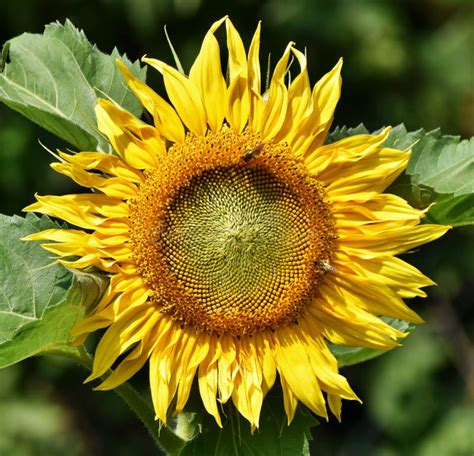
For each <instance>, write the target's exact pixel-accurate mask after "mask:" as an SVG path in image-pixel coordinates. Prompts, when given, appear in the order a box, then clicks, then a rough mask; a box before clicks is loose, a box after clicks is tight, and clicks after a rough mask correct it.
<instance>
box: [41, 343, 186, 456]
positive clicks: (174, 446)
mask: <svg viewBox="0 0 474 456" xmlns="http://www.w3.org/2000/svg"><path fill="white" fill-rule="evenodd" d="M41 354H42V355H54V356H62V357H66V358H70V359H74V360H75V361H77V362H78V363H79V364H81V365H82V366H84V367H85V368H86V369H88V370H89V371H92V357H91V356H90V355H89V353H88V352H87V350H86V349H85V348H84V346H82V345H81V346H80V347H77V348H72V347H61V348H57V349H52V350H48V351H45V352H42V353H41ZM114 391H115V392H116V393H117V394H118V395H119V396H120V397H121V398H122V400H123V401H124V402H125V403H126V404H127V405H128V406H129V407H130V408H131V409H132V411H133V412H134V413H135V415H136V416H137V417H138V418H139V419H140V421H141V422H142V423H143V424H144V425H145V427H146V428H147V430H148V432H149V434H150V435H151V437H152V438H153V441H154V442H155V444H156V445H157V446H158V448H160V449H161V450H163V451H164V452H165V453H166V454H167V455H169V456H178V455H179V454H181V451H182V450H183V448H184V447H185V446H186V443H187V442H186V441H185V440H183V439H181V438H180V437H178V436H177V435H176V434H175V433H174V432H173V431H172V430H171V429H170V428H169V427H166V426H160V424H159V423H158V422H157V421H155V414H154V411H153V408H152V407H151V406H150V404H149V403H148V402H147V401H146V400H145V399H144V398H143V397H142V396H141V394H140V393H138V391H136V390H135V389H134V388H133V387H132V386H130V385H129V384H128V383H122V384H121V385H120V386H117V388H115V389H114Z"/></svg>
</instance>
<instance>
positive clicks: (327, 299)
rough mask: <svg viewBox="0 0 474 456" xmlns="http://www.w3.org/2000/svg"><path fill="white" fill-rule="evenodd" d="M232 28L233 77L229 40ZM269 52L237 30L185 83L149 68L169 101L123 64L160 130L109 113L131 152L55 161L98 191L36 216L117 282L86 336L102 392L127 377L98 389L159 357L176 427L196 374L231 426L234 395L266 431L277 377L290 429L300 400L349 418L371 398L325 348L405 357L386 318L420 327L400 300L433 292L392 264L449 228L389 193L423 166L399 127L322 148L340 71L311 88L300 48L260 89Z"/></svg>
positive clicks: (47, 201)
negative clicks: (399, 136) (293, 70)
mask: <svg viewBox="0 0 474 456" xmlns="http://www.w3.org/2000/svg"><path fill="white" fill-rule="evenodd" d="M223 24H224V25H225V31H226V38H227V51H228V60H227V68H228V76H227V78H225V77H224V75H223V72H222V67H221V53H220V48H219V44H218V41H217V39H216V37H215V32H216V31H217V29H218V28H219V27H220V26H222V25H223ZM259 44H260V24H259V25H258V27H257V29H256V32H255V34H254V36H253V39H252V41H251V44H250V47H249V50H248V53H246V51H245V48H244V45H243V43H242V39H241V37H240V36H239V34H238V32H237V31H236V29H235V28H234V26H233V25H232V22H231V21H230V20H229V19H228V18H227V17H226V18H223V19H221V20H219V21H217V22H215V23H214V24H213V25H212V26H211V28H210V30H209V31H208V32H207V34H206V36H205V37H204V40H203V43H202V47H201V50H200V52H199V54H198V56H197V58H196V60H195V62H194V64H193V65H192V67H191V70H190V72H189V75H188V76H186V75H185V74H183V73H182V72H180V71H178V70H177V69H175V68H174V67H172V66H169V65H167V64H166V63H164V62H162V61H160V60H155V59H152V58H146V57H144V58H143V61H144V62H146V63H147V64H149V65H151V66H152V67H153V68H155V69H156V70H158V71H159V73H161V75H162V77H163V80H164V86H165V89H166V95H167V98H166V99H165V98H162V97H161V96H160V95H158V94H157V93H156V92H154V91H153V90H152V89H151V88H149V87H148V86H147V85H146V84H145V83H143V82H142V81H141V80H139V79H137V78H136V77H134V76H133V75H132V74H131V73H130V72H129V70H128V69H127V68H126V67H125V66H124V65H123V64H122V63H120V62H117V64H118V65H119V66H120V69H121V70H122V73H123V75H124V78H125V79H126V81H127V83H128V85H129V87H130V89H131V90H132V91H133V92H134V94H135V95H136V97H137V98H138V99H139V100H140V102H141V103H142V105H143V106H144V108H145V109H146V110H147V111H148V113H149V114H150V115H151V116H152V118H153V124H152V125H150V124H147V123H145V122H143V121H142V120H140V119H138V118H136V117H135V116H133V115H132V114H131V113H129V112H127V111H125V110H124V109H122V108H121V107H120V106H118V105H117V104H115V103H114V102H112V101H108V100H100V101H99V103H98V105H97V107H96V114H97V123H98V129H99V130H100V131H101V133H103V135H105V137H106V138H107V139H108V140H109V142H110V144H111V145H112V146H113V148H114V150H115V152H116V155H110V154H106V153H103V152H93V151H91V152H80V153H75V154H74V153H73V154H71V153H69V154H67V153H63V152H60V153H59V155H60V161H59V162H58V163H54V164H53V165H52V167H53V169H54V170H55V171H57V172H59V173H62V174H64V175H66V176H68V177H70V178H71V179H73V180H74V181H76V182H77V183H78V184H80V185H81V186H84V187H87V188H89V189H92V190H93V192H91V193H82V194H74V195H65V196H37V197H36V198H37V202H36V203H34V204H32V205H30V206H28V207H27V208H26V209H25V210H27V211H35V212H39V213H43V214H48V215H50V216H53V217H56V218H59V219H62V220H64V221H66V222H67V223H69V224H70V225H74V226H76V227H78V229H65V228H64V229H63V228H59V229H49V230H46V231H42V232H40V233H36V234H33V235H31V236H30V237H29V239H31V240H41V241H45V240H46V241H50V242H48V243H45V244H43V247H44V248H45V249H47V250H48V251H50V252H52V253H54V254H56V255H58V256H59V257H60V259H59V261H61V263H62V264H64V265H66V266H68V267H71V268H77V269H84V268H97V269H100V270H102V271H104V272H105V273H107V274H108V276H109V277H110V283H109V287H108V289H107V291H106V293H105V294H104V295H103V296H102V298H101V300H100V302H99V303H98V305H97V306H96V307H95V308H94V309H92V310H91V311H90V312H89V314H88V315H87V316H86V317H85V318H84V319H83V320H82V321H81V322H80V323H79V324H77V326H76V327H75V328H74V329H73V335H74V336H75V337H76V338H77V340H78V341H82V340H84V339H85V338H86V336H87V335H88V334H90V333H92V332H94V331H96V330H98V329H101V328H107V329H106V331H105V333H104V334H103V336H102V338H101V340H100V342H99V344H98V346H97V348H96V352H95V356H94V365H93V371H92V374H91V376H90V377H89V378H88V380H94V379H97V378H99V377H101V376H103V375H104V374H105V373H106V372H107V371H108V370H109V368H111V367H113V368H114V369H113V373H112V374H111V375H109V376H108V377H107V378H106V380H105V381H104V382H103V383H102V384H101V385H100V386H99V387H98V389H101V390H107V389H111V388H114V387H116V386H117V385H119V384H121V383H123V382H125V381H126V380H128V379H129V378H131V377H132V376H133V375H134V374H135V373H136V372H137V371H139V370H140V369H141V368H142V367H143V366H144V365H145V364H146V363H147V362H148V365H149V375H150V388H151V396H152V400H153V405H154V409H155V411H156V418H157V419H159V420H161V421H162V422H163V423H166V421H167V415H168V414H169V413H172V412H174V413H178V412H180V411H181V410H182V409H183V408H184V406H185V404H186V402H187V400H188V398H189V395H190V392H191V387H192V384H193V382H194V379H195V378H196V377H197V384H198V388H199V392H200V396H201V398H202V402H203V404H204V407H205V409H206V410H207V412H209V413H210V414H211V415H213V416H214V418H215V420H216V421H217V423H218V424H219V425H222V423H221V417H220V413H219V408H220V407H219V404H223V403H226V402H227V401H229V400H230V399H232V402H233V404H234V405H235V407H236V408H237V410H238V411H239V412H240V413H241V414H242V415H243V416H244V417H245V418H246V419H247V420H248V421H249V422H250V423H251V424H252V425H253V426H258V422H259V415H260V411H261V408H262V401H263V400H264V397H265V395H266V393H267V392H268V391H269V389H270V388H272V386H273V385H274V383H275V381H276V379H277V374H278V379H279V382H280V383H281V386H282V391H283V402H284V408H285V411H286V415H287V417H288V422H291V420H292V418H293V417H294V414H295V410H296V407H297V404H298V401H300V402H302V403H303V404H304V405H305V406H307V407H308V408H309V409H311V410H312V411H313V412H314V413H315V414H317V415H319V416H321V417H324V418H326V419H327V417H328V413H327V405H328V406H329V409H330V410H331V412H332V413H333V414H334V415H335V416H336V417H337V418H338V419H340V414H341V400H342V399H349V400H359V399H358V398H357V396H356V394H355V393H354V392H353V391H352V389H351V388H350V386H349V384H348V382H347V380H346V379H345V378H344V377H343V376H342V375H340V373H339V372H338V363H337V360H336V359H335V357H334V356H333V355H332V353H331V351H330V350H329V348H328V345H327V342H328V341H330V342H332V343H333V344H339V345H347V346H357V347H370V348H376V349H390V348H393V347H395V346H397V345H398V342H397V340H399V339H400V338H402V337H404V336H405V334H404V333H402V332H400V331H398V330H397V329H395V328H393V327H391V326H390V325H388V324H387V323H385V322H384V321H383V320H381V319H380V317H381V316H388V317H394V318H398V319H403V320H406V321H408V322H413V323H420V322H421V321H422V320H421V319H420V317H419V316H418V315H417V314H416V313H415V312H413V311H412V310H410V309H409V308H408V307H407V306H406V305H405V304H404V302H403V298H411V297H414V296H425V293H424V292H423V291H422V290H421V287H424V286H427V285H432V284H433V282H432V281H431V280H430V279H428V278H427V277H426V276H424V275H423V274H422V273H421V272H420V271H418V270H417V269H415V268H414V267H413V266H410V265H409V264H407V263H406V262H404V261H402V260H401V259H399V258H397V257H396V256H395V255H398V254H400V253H403V252H405V251H407V250H410V249H412V248H414V247H416V246H418V245H420V244H423V243H426V242H429V241H432V240H434V239H436V238H438V237H440V236H441V235H443V234H444V233H445V232H446V231H447V229H448V228H447V227H443V226H437V225H429V224H423V225H420V219H421V218H422V217H423V212H422V211H419V210H417V209H414V208H412V207H411V206H410V205H409V204H408V203H407V202H406V201H405V200H403V199H401V198H399V197H398V196H395V195H392V194H387V193H382V192H383V191H384V190H385V189H386V188H387V187H388V186H389V185H390V184H391V183H392V182H393V181H394V179H395V178H396V177H397V176H398V175H400V173H401V172H402V171H403V170H404V169H405V167H406V165H407V162H408V159H409V155H410V154H409V152H408V151H400V150H394V149H390V148H386V147H384V146H383V144H384V141H385V140H386V139H387V136H388V134H389V129H388V128H387V129H385V130H383V131H382V132H381V133H380V134H376V135H357V136H352V137H349V138H346V139H343V140H341V141H338V142H334V143H331V144H325V139H326V137H327V134H328V130H329V127H330V125H331V122H332V119H333V114H334V109H335V106H336V103H337V101H338V99H339V96H340V89H341V77H340V70H341V65H342V62H341V61H339V62H338V63H337V65H336V66H335V67H334V68H333V69H332V70H331V71H330V72H329V73H327V74H326V75H325V76H324V77H323V78H322V79H321V80H320V81H319V82H318V83H317V84H316V85H315V86H314V88H313V89H311V86H310V82H309V77H308V72H307V61H306V56H305V54H304V53H302V52H301V51H299V50H297V49H296V48H295V47H294V43H289V44H288V46H287V47H286V49H285V51H284V53H283V55H282V57H281V58H280V60H279V61H278V62H277V64H276V67H275V69H274V72H273V75H272V77H271V80H270V82H269V87H268V89H267V90H266V91H265V92H264V93H262V91H261V73H260V64H259ZM292 61H294V62H295V63H296V65H297V67H298V68H297V75H296V77H294V78H293V79H292V80H291V81H287V75H288V74H289V73H288V72H289V66H290V65H291V62H292ZM171 404H172V406H171Z"/></svg>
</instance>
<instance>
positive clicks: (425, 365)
mask: <svg viewBox="0 0 474 456" xmlns="http://www.w3.org/2000/svg"><path fill="white" fill-rule="evenodd" d="M223 3H224V2H220V1H218V0H208V1H206V0H96V1H94V0H67V1H65V0H64V1H59V0H17V1H16V2H3V3H2V19H3V20H2V27H1V28H0V42H2V43H3V42H5V41H6V40H8V39H9V38H12V37H14V36H16V35H18V34H20V33H23V32H33V33H41V32H42V31H43V27H44V25H45V24H47V23H49V22H51V21H55V20H59V21H61V22H63V21H64V20H65V18H70V19H71V20H72V22H73V23H74V24H75V25H76V26H77V27H80V28H83V29H84V31H85V33H86V35H87V37H88V38H89V40H90V41H91V42H93V43H96V44H97V45H98V47H99V48H100V49H101V50H102V51H104V52H110V51H111V50H112V48H113V47H114V46H117V47H118V48H119V50H120V51H122V52H126V53H127V54H128V55H129V57H130V58H131V59H133V60H135V59H137V58H139V57H141V56H142V55H143V54H145V53H146V54H148V55H150V56H154V57H159V58H162V59H164V60H167V61H169V62H172V56H171V53H170V51H169V48H168V46H167V44H166V40H165V36H164V33H163V26H164V25H165V24H166V25H167V29H168V32H169V34H170V36H171V38H172V41H173V44H174V46H175V48H176V50H177V51H178V53H179V55H180V57H181V60H182V62H183V64H184V66H185V69H186V68H189V65H190V63H191V62H192V59H193V58H194V56H195V55H196V54H197V52H198V49H199V46H200V43H201V39H202V37H203V36H204V33H205V32H206V31H207V28H208V27H209V25H210V23H211V22H212V21H214V20H215V19H217V18H219V17H221V16H223V15H224V14H229V15H230V16H231V18H232V20H233V22H234V24H235V25H236V27H237V29H238V30H239V31H240V32H241V34H242V35H243V37H244V42H246V43H247V44H248V43H249V41H250V37H251V35H252V33H253V31H254V29H255V26H256V24H257V21H258V20H259V19H262V20H263V40H262V51H261V56H262V60H263V59H264V58H265V56H266V55H267V54H268V52H270V51H271V52H272V55H273V61H275V60H276V59H277V58H278V55H279V53H281V51H282V50H283V49H284V47H285V45H286V44H287V42H288V41H290V40H293V41H296V43H297V45H298V47H299V48H300V49H302V48H304V47H307V50H308V56H309V70H310V76H311V79H312V81H313V82H314V81H316V80H317V79H318V78H319V77H320V76H321V75H322V74H324V73H325V72H326V71H328V70H329V69H330V68H332V66H333V65H334V64H335V63H336V62H337V59H338V58H339V57H340V56H343V57H344V69H343V81H344V82H343V92H342V98H341V101H340V103H339V107H338V110H337V112H336V118H335V122H334V125H344V124H345V125H348V126H355V125H357V124H359V123H360V122H364V123H365V124H366V126H367V127H368V128H369V130H374V129H377V128H379V127H381V126H383V125H387V124H392V125H396V124H398V123H400V122H405V124H406V126H407V129H408V130H414V129H418V128H420V127H424V128H425V129H427V130H430V129H432V128H436V127H441V129H442V131H443V133H445V134H454V135H461V136H462V137H470V136H472V135H474V62H473V59H474V57H473V56H474V27H473V26H472V24H473V23H474V10H473V8H472V2H471V0H418V1H416V0H413V1H409V0H404V1H395V0H379V1H377V2H376V1H371V0H360V1H358V2H355V1H350V0H332V1H329V0H328V1H322V0H319V1H317V0H298V1H296V0H295V1H292V2H287V1H285V0H263V1H257V0H234V1H233V2H231V4H230V5H225V6H224V5H223ZM148 80H149V81H150V83H151V84H152V85H155V86H158V87H159V85H160V83H159V78H157V77H154V75H153V72H152V71H150V72H149V79H148ZM38 139H39V140H41V142H42V143H44V144H46V145H47V146H48V147H49V148H55V147H61V146H62V144H61V143H60V142H58V140H57V138H55V137H53V136H51V135H49V134H48V133H47V132H45V131H43V130H40V129H39V128H38V127H36V126H34V125H33V124H31V123H30V122H28V121H27V120H26V119H24V118H22V117H21V116H20V115H19V114H17V113H14V112H13V111H10V110H9V109H8V108H6V107H5V106H3V105H0V194H1V199H0V211H1V212H2V213H6V214H14V213H20V211H21V208H22V207H24V206H25V205H27V204H29V203H30V202H31V201H32V200H33V196H32V195H33V194H34V192H39V193H41V194H61V193H66V192H71V191H75V190H76V189H74V187H73V186H72V184H71V183H70V182H69V181H68V180H67V179H65V178H63V177H62V176H60V175H58V174H56V173H54V172H52V171H51V170H50V169H49V167H48V164H49V162H50V159H51V157H50V156H49V155H48V154H47V153H46V152H45V151H44V150H43V149H42V148H41V146H40V145H39V144H38ZM473 258H474V229H473V228H472V227H465V228H462V229H457V230H456V231H451V232H450V233H448V235H446V236H445V238H443V239H442V240H440V241H438V242H436V243H435V244H434V245H431V246H426V247H424V248H423V249H422V251H421V252H420V253H414V254H411V255H410V259H409V260H410V262H412V263H415V264H416V265H418V266H419V267H421V268H422V269H423V271H424V272H426V273H427V274H428V275H429V276H430V277H432V278H433V279H434V280H435V281H437V282H438V283H439V284H440V286H439V287H438V288H432V289H431V290H429V295H430V297H429V298H428V299H426V300H424V301H419V302H416V301H415V302H412V305H413V306H414V307H415V308H416V309H417V310H419V312H420V313H421V315H422V316H423V317H424V318H425V319H426V320H427V321H428V323H427V324H426V325H424V326H423V327H421V328H418V329H416V330H415V331H414V333H413V334H412V335H411V336H410V337H409V338H408V340H407V341H406V342H405V343H404V346H403V347H402V348H399V349H397V350H395V351H393V352H391V353H389V354H387V355H386V356H383V357H381V358H379V359H376V360H373V361H370V362H367V363H365V364H362V365H360V366H356V367H351V368H347V369H345V370H344V374H345V375H347V376H348V377H349V379H350V382H351V383H352V385H353V387H354V388H355V390H356V391H357V392H358V393H359V395H360V396H361V398H362V399H363V400H364V402H365V404H364V406H359V405H357V404H351V403H345V405H344V407H343V422H342V424H338V423H337V422H335V421H332V422H330V423H329V424H326V423H323V424H322V425H321V426H319V427H317V428H315V430H314V436H313V441H312V443H311V448H312V454H313V453H314V454H320V455H337V456H339V455H341V456H343V455H349V456H352V455H356V456H357V455H368V456H398V455H400V456H402V455H408V454H410V455H415V456H416V455H418V456H431V455H433V454H439V455H443V456H444V455H446V456H451V455H452V456H464V455H465V456H472V454H473V453H474V440H473V439H474V437H473V433H472V429H473V428H474V418H473V414H472V405H473V401H474V365H473V363H474V361H473V360H474V351H473V348H472V334H473V327H474V311H473V305H472V301H473V291H474V290H473V285H474V259H473ZM470 338H471V340H470ZM145 374H146V373H143V376H142V377H139V378H138V379H137V383H138V385H139V386H140V385H145V384H146V375H145ZM85 376H86V375H85V372H84V371H83V370H81V368H79V367H76V366H73V365H71V364H70V363H68V362H66V361H63V360H58V359H46V358H44V359H39V360H38V359H32V360H29V361H27V362H24V363H22V364H20V365H15V366H13V367H10V368H8V369H5V370H2V371H0V416H1V417H2V420H1V425H0V455H2V456H3V455H9V456H10V455H11V456H15V455H21V456H28V455H35V456H36V455H43V454H48V455H53V456H54V455H61V454H65V453H67V454H69V455H92V456H93V455H103V454H120V455H128V454H152V453H153V451H154V449H153V446H152V443H151V441H149V439H148V436H147V435H146V431H145V430H144V428H143V429H142V427H141V425H140V423H137V422H136V421H135V418H134V416H133V415H132V414H131V412H129V411H128V410H127V408H126V406H125V405H123V404H122V403H121V402H120V401H118V400H117V398H116V397H115V396H114V394H113V393H102V392H100V393H99V392H97V393H94V392H92V391H91V390H90V387H89V386H84V385H82V384H81V381H82V379H84V378H85ZM470 407H471V409H470Z"/></svg>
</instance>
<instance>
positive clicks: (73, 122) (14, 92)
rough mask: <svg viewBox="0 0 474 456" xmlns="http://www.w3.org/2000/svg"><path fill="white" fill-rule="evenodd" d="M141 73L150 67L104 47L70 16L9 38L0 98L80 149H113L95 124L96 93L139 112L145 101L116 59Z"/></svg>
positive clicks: (1, 65)
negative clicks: (137, 95)
mask: <svg viewBox="0 0 474 456" xmlns="http://www.w3.org/2000/svg"><path fill="white" fill-rule="evenodd" d="M117 58H120V59H121V60H122V61H123V62H124V63H125V64H126V65H127V67H128V68H129V69H130V70H131V71H132V72H133V73H134V74H135V75H137V76H138V77H140V78H141V79H144V78H145V70H144V69H141V68H140V65H139V64H138V63H137V62H135V63H134V64H132V63H130V61H129V60H128V59H127V58H126V56H120V54H119V53H118V51H117V50H116V49H114V50H113V52H112V54H111V55H106V54H104V53H102V52H100V51H99V50H98V49H97V48H96V47H95V46H93V45H92V44H91V43H90V42H89V41H88V40H87V38H86V36H85V35H84V33H83V32H82V31H79V30H78V29H76V28H75V27H74V26H73V25H72V23H71V22H70V21H66V23H65V24H64V25H61V24H59V23H52V24H49V25H47V26H46V28H45V31H44V33H43V34H42V35H38V34H31V33H24V34H22V35H20V36H18V37H16V38H13V39H11V40H10V41H8V42H7V43H6V44H5V45H4V47H3V52H2V61H1V62H0V101H3V102H4V103H5V104H7V105H8V106H10V107H11V108H12V109H14V110H16V111H18V112H20V113H21V114H23V115H24V116H26V117H27V118H28V119H30V120H32V121H33V122H35V123H37V124H39V125H40V126H42V127H43V128H46V129H47V130H49V131H50V132H52V133H54V134H55V135H57V136H59V137H61V138H63V139H64V140H66V141H67V142H69V143H70V144H72V145H73V146H75V147H77V148H78V149H80V150H96V149H102V150H107V151H108V150H109V147H110V146H109V145H108V143H107V142H106V141H105V140H104V139H103V138H102V136H101V135H100V133H99V132H98V130H97V127H96V117H95V114H94V107H95V105H96V103H97V98H98V97H99V98H100V97H102V98H111V99H113V100H115V101H116V102H117V103H118V104H120V105H121V106H123V107H124V108H125V109H128V110H129V111H131V112H133V113H134V114H136V115H140V114H141V107H140V105H139V104H138V102H137V100H136V99H135V97H134V96H133V94H132V93H131V92H130V90H129V89H128V88H127V85H126V83H125V81H124V80H123V78H122V75H121V74H120V71H119V70H118V68H117V66H116V65H115V59H117Z"/></svg>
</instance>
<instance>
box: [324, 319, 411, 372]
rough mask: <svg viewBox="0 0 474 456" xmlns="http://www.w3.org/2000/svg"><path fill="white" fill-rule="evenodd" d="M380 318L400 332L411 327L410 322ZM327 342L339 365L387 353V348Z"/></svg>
mask: <svg viewBox="0 0 474 456" xmlns="http://www.w3.org/2000/svg"><path fill="white" fill-rule="evenodd" d="M382 320H383V321H385V323H388V324H389V325H390V326H393V327H394V328H396V329H398V330H399V331H402V332H406V331H408V330H409V329H410V328H411V326H410V324H409V323H407V322H406V321H403V320H397V319H395V318H388V317H382ZM327 344H328V346H329V349H330V350H331V352H332V354H333V355H334V356H335V357H336V358H337V362H338V364H339V367H343V366H352V365H354V364H359V363H363V362H364V361H368V360H369V359H373V358H377V356H380V355H383V354H384V353H387V350H376V349H373V348H363V347H344V346H342V345H334V344H331V343H330V342H327Z"/></svg>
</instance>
